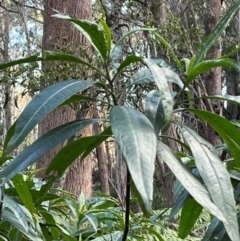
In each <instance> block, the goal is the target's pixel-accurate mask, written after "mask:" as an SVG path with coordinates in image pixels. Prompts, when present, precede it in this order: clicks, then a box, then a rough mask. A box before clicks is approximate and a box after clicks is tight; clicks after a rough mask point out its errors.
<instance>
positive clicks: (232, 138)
mask: <svg viewBox="0 0 240 241" xmlns="http://www.w3.org/2000/svg"><path fill="white" fill-rule="evenodd" d="M236 99H239V97H238V96H236ZM189 111H191V112H192V113H193V114H195V115H197V116H198V117H200V118H201V119H203V120H204V121H206V122H207V123H209V124H210V125H211V126H212V128H213V129H214V130H215V131H216V132H217V133H218V134H219V135H220V136H221V137H222V139H223V140H224V141H225V143H226V144H227V146H228V148H229V150H230V152H231V154H232V156H233V157H234V163H235V165H236V166H238V167H240V155H239V153H240V132H239V130H238V129H237V128H236V127H235V126H234V125H233V124H232V123H231V122H230V121H228V120H226V119H225V118H223V117H221V116H219V115H216V114H214V113H211V112H208V111H203V110H197V109H189Z"/></svg>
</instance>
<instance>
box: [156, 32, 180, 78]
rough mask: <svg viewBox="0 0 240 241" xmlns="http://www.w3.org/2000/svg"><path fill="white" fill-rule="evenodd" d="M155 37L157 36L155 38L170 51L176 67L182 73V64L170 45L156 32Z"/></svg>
mask: <svg viewBox="0 0 240 241" xmlns="http://www.w3.org/2000/svg"><path fill="white" fill-rule="evenodd" d="M154 35H155V37H156V38H157V40H158V41H159V42H160V43H161V44H163V45H164V47H166V48H167V50H168V51H169V52H170V54H171V55H172V57H173V59H174V61H175V63H176V65H177V67H178V69H179V70H180V71H181V73H183V68H182V65H181V63H180V61H179V59H178V57H177V55H176V54H175V53H174V51H173V48H172V46H171V45H170V44H169V43H168V42H167V41H166V40H165V39H164V38H163V37H162V36H161V35H160V34H158V33H156V32H154Z"/></svg>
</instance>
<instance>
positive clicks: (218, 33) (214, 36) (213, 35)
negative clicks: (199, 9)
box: [194, 1, 240, 66]
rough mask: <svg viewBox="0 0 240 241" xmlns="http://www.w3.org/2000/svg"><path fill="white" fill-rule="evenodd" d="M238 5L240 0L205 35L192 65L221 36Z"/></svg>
mask: <svg viewBox="0 0 240 241" xmlns="http://www.w3.org/2000/svg"><path fill="white" fill-rule="evenodd" d="M239 5H240V2H239V1H236V3H235V4H233V5H232V7H230V8H229V9H228V11H227V12H226V14H225V16H224V17H223V18H222V19H221V21H220V22H219V24H218V25H217V26H216V28H215V29H214V30H213V31H212V32H211V33H210V34H209V35H208V36H207V37H206V39H205V40H204V41H203V43H202V44H201V45H200V47H199V48H198V50H197V53H196V59H195V63H194V66H196V65H197V64H199V63H200V62H201V61H202V60H203V59H204V58H205V55H206V53H207V51H208V50H209V49H210V48H211V47H212V45H213V44H214V43H215V42H216V41H217V40H218V38H219V37H220V36H221V34H222V33H223V31H224V30H225V29H226V27H227V26H228V24H229V22H230V21H231V19H232V17H233V16H234V14H235V13H236V11H237V10H238V8H239Z"/></svg>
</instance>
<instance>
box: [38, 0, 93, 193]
mask: <svg viewBox="0 0 240 241" xmlns="http://www.w3.org/2000/svg"><path fill="white" fill-rule="evenodd" d="M54 9H56V10H57V11H59V12H62V13H67V14H69V15H71V16H73V17H75V18H81V19H91V16H92V12H91V1H90V0H61V1H55V0H45V1H44V26H43V33H44V34H43V41H42V47H43V51H44V50H57V51H61V49H63V48H65V47H66V44H71V43H78V44H85V43H86V39H85V38H84V37H83V36H82V35H81V34H80V33H79V31H78V30H77V29H76V28H75V27H74V26H73V25H72V24H71V23H69V22H68V21H66V20H62V19H58V18H53V17H51V15H53V14H55V12H54ZM65 40H66V41H65ZM43 68H44V71H46V72H47V66H46V65H44V66H43ZM61 80H62V79H60V81H61ZM55 81H58V80H57V79H54V80H53V82H55ZM44 84H45V83H44ZM46 84H47V83H46ZM46 84H45V85H46ZM75 119H76V111H75V110H74V109H72V108H71V107H70V106H66V107H63V108H57V109H56V110H54V111H53V112H52V113H50V114H49V115H47V116H46V117H45V118H44V119H43V121H42V122H41V123H40V125H39V136H42V135H43V134H45V133H46V132H47V131H49V130H51V129H53V128H55V127H57V126H59V125H62V124H64V123H66V122H69V121H73V120H75ZM91 130H92V129H91V127H88V128H86V129H85V130H84V131H83V136H84V134H87V135H89V134H90V133H91ZM66 143H67V141H65V142H64V143H62V144H60V145H59V146H57V147H56V148H54V149H52V150H51V151H50V152H48V153H47V154H45V155H44V156H43V157H42V158H41V159H40V160H39V161H38V162H37V168H46V167H47V166H48V164H49V163H50V161H51V160H52V158H53V157H54V156H55V155H56V153H57V152H58V151H59V150H60V149H61V148H62V147H63V146H65V145H66ZM91 168H92V166H91V165H90V164H89V163H80V162H79V161H76V162H75V163H74V164H73V165H72V166H70V167H69V170H68V173H67V175H66V179H65V181H66V185H64V187H65V188H66V190H68V191H72V192H73V193H74V194H76V195H79V194H80V191H83V190H84V192H85V195H86V197H89V196H90V195H91V192H92V191H91V190H92V187H91V186H92V183H91V177H90V176H91V174H89V173H90V172H91V171H90V170H89V169H91ZM44 175H45V171H44V170H43V171H41V172H40V173H39V174H38V176H39V177H42V178H43V177H44ZM89 175H90V176H89ZM85 176H86V178H85ZM83 182H85V183H83ZM88 182H89V183H88ZM70 183H71V185H70Z"/></svg>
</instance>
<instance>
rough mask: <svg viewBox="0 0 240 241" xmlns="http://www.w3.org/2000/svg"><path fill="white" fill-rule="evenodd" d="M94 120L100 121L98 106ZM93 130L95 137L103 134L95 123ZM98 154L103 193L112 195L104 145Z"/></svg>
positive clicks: (95, 108) (98, 150)
mask: <svg viewBox="0 0 240 241" xmlns="http://www.w3.org/2000/svg"><path fill="white" fill-rule="evenodd" d="M93 118H96V119H99V113H98V109H97V107H96V104H95V106H94V109H93ZM93 130H94V131H93V134H94V135H99V134H100V133H101V128H100V126H99V124H98V123H95V124H94V125H93ZM96 154H97V162H98V173H99V179H100V184H101V192H102V193H105V194H107V195H110V189H109V171H108V161H107V155H106V150H105V145H104V143H102V144H101V145H99V146H98V147H97V148H96Z"/></svg>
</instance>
